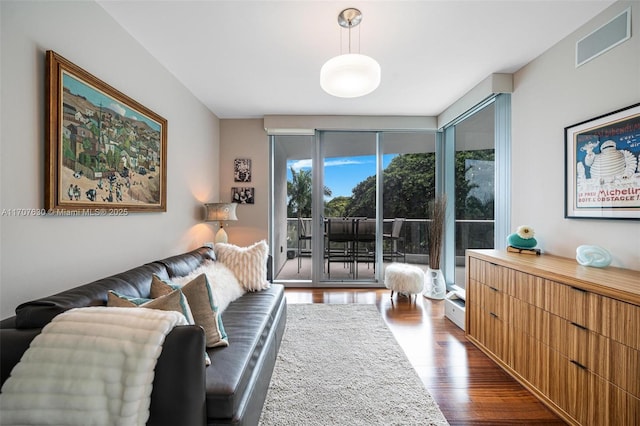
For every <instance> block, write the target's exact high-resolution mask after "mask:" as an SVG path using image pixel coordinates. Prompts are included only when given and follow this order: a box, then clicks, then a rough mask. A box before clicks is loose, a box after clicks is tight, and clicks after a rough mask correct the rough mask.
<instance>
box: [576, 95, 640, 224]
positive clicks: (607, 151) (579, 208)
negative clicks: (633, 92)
mask: <svg viewBox="0 0 640 426" xmlns="http://www.w3.org/2000/svg"><path fill="white" fill-rule="evenodd" d="M564 130H565V218H569V219H627V220H640V170H639V163H640V103H637V104H634V105H631V106H628V107H626V108H622V109H619V110H616V111H613V112H610V113H607V114H604V115H601V116H598V117H595V118H591V119H589V120H586V121H582V122H580V123H577V124H573V125H571V126H568V127H565V129H564Z"/></svg>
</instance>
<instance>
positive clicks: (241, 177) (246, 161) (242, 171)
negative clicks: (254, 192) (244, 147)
mask: <svg viewBox="0 0 640 426" xmlns="http://www.w3.org/2000/svg"><path fill="white" fill-rule="evenodd" d="M233 181H234V182H251V159H250V158H236V159H235V160H233Z"/></svg>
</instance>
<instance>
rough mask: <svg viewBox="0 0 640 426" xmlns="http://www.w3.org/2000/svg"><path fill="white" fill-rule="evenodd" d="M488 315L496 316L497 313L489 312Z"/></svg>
mask: <svg viewBox="0 0 640 426" xmlns="http://www.w3.org/2000/svg"><path fill="white" fill-rule="evenodd" d="M489 315H491V316H492V317H494V318H498V315H497V314H494V313H493V312H489Z"/></svg>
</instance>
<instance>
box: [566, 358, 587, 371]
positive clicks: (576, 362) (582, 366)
mask: <svg viewBox="0 0 640 426" xmlns="http://www.w3.org/2000/svg"><path fill="white" fill-rule="evenodd" d="M570 362H571V364H573V365H575V366H577V367H580V368H582V369H583V370H586V369H587V367H585V366H584V365H582V364H580V363H579V362H578V361H575V360H573V359H572V360H570Z"/></svg>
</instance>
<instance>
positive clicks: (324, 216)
mask: <svg viewBox="0 0 640 426" xmlns="http://www.w3.org/2000/svg"><path fill="white" fill-rule="evenodd" d="M377 146H378V135H377V134H376V133H375V132H333V131H323V132H319V154H320V159H319V164H322V170H321V173H319V174H318V175H319V176H320V179H321V184H320V185H319V190H318V193H317V195H318V196H316V197H315V198H314V201H315V202H316V203H318V206H321V207H322V209H321V214H320V215H318V217H316V218H315V219H316V220H317V222H316V226H317V228H316V229H322V233H323V235H324V239H323V244H322V247H321V251H322V256H323V267H322V271H319V272H320V274H319V276H320V281H323V282H325V283H326V284H331V283H334V284H337V283H348V284H349V285H357V284H359V283H360V284H366V285H371V284H372V283H375V282H376V281H377V280H378V278H377V274H376V272H377V270H378V268H377V265H376V259H377V257H378V256H377V249H378V244H377V234H376V230H377V227H378V221H377V204H378V196H377V194H378V172H377V170H378V154H377Z"/></svg>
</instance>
